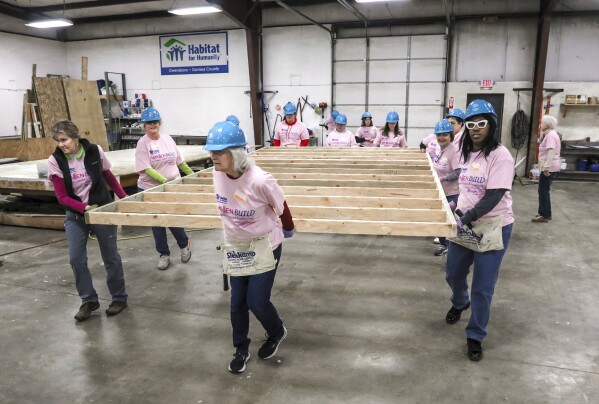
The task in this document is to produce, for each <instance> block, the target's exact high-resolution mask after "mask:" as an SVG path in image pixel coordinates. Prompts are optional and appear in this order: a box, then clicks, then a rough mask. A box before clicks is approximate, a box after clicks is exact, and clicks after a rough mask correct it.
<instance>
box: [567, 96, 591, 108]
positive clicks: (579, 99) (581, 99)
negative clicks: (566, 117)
mask: <svg viewBox="0 0 599 404" xmlns="http://www.w3.org/2000/svg"><path fill="white" fill-rule="evenodd" d="M586 103H587V96H586V95H584V94H577V95H566V104H570V105H575V104H586Z"/></svg>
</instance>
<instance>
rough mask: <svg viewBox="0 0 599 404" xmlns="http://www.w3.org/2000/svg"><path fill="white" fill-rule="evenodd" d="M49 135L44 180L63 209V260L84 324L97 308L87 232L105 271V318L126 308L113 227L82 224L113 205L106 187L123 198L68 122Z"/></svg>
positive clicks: (103, 160)
mask: <svg viewBox="0 0 599 404" xmlns="http://www.w3.org/2000/svg"><path fill="white" fill-rule="evenodd" d="M52 137H53V138H54V140H56V142H57V143H58V145H57V147H56V150H55V151H54V153H53V154H52V155H51V156H50V157H49V158H48V178H49V179H50V181H52V185H54V193H55V194H56V198H57V199H58V203H60V204H61V205H62V206H64V207H65V209H66V217H65V221H64V229H65V231H66V234H67V242H68V246H69V260H70V263H71V268H72V270H73V274H74V275H75V287H76V288H77V292H78V293H79V297H80V298H81V302H82V305H81V307H80V308H79V311H78V312H77V314H75V319H76V320H77V321H84V320H87V319H88V318H90V317H91V315H92V312H93V311H95V310H98V309H99V308H100V303H99V300H98V293H97V292H96V290H95V289H94V285H93V282H92V276H91V273H90V271H89V268H88V266H87V240H88V235H89V232H90V230H92V231H93V232H94V234H95V235H96V238H97V240H98V244H99V246H100V254H102V261H104V268H106V283H107V285H108V291H109V292H110V295H111V296H112V302H111V303H110V305H109V306H108V309H107V310H106V315H108V316H114V315H117V314H119V313H120V312H121V311H123V310H124V309H125V307H127V291H126V288H125V276H124V273H123V263H122V262H121V256H120V255H119V252H118V250H117V245H116V228H117V227H116V226H113V225H101V224H92V225H89V224H87V223H86V222H85V219H84V213H85V212H86V211H88V210H90V209H93V208H95V207H98V206H102V205H106V204H108V203H111V202H113V198H112V195H110V192H109V189H111V190H112V191H114V193H116V194H117V196H118V197H119V198H124V197H126V196H127V195H126V194H125V191H123V188H122V187H121V184H119V181H118V180H117V179H116V177H115V176H114V175H113V174H112V172H111V171H110V167H111V164H110V161H109V160H108V158H107V157H106V155H105V154H104V151H103V150H102V148H101V147H100V146H98V145H95V144H91V143H90V142H89V141H88V140H87V139H84V138H82V137H80V136H79V129H78V128H77V126H76V125H75V124H74V123H73V122H71V121H67V120H64V121H59V122H57V123H56V124H54V126H53V127H52Z"/></svg>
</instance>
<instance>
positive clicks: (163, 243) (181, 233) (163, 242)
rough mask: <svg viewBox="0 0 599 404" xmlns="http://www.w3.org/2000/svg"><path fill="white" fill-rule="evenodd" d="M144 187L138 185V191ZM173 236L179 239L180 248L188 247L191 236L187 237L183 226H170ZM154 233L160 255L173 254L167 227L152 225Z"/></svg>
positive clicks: (141, 190)
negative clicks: (167, 236) (169, 244)
mask: <svg viewBox="0 0 599 404" xmlns="http://www.w3.org/2000/svg"><path fill="white" fill-rule="evenodd" d="M143 191H145V190H144V189H141V188H139V187H137V192H143ZM168 229H169V230H170V231H171V233H173V236H175V240H177V245H178V246H179V248H185V247H187V244H188V243H189V237H187V233H185V229H184V228H183V227H169V228H168ZM152 235H153V236H154V242H155V243H156V251H158V254H160V256H163V255H169V256H170V255H171V250H170V249H169V248H168V241H167V239H166V227H152Z"/></svg>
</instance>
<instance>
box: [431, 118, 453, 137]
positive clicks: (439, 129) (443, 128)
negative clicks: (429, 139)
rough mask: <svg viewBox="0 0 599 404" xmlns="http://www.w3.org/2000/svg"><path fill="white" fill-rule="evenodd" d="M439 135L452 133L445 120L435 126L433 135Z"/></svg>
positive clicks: (449, 125) (449, 124)
mask: <svg viewBox="0 0 599 404" xmlns="http://www.w3.org/2000/svg"><path fill="white" fill-rule="evenodd" d="M440 133H453V127H452V126H451V123H449V121H448V120H447V119H441V120H440V121H439V122H437V124H436V125H435V135H438V134H440Z"/></svg>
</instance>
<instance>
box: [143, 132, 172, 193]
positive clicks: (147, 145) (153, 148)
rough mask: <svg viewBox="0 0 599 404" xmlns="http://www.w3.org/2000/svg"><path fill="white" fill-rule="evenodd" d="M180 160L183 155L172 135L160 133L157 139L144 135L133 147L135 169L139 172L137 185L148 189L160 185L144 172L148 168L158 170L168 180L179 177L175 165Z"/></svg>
mask: <svg viewBox="0 0 599 404" xmlns="http://www.w3.org/2000/svg"><path fill="white" fill-rule="evenodd" d="M182 162H183V157H181V153H180V152H179V148H178V147H177V145H176V144H175V141H174V140H173V138H172V137H170V136H169V135H165V134H162V133H161V134H160V137H159V138H158V140H152V139H150V138H149V137H148V135H144V136H143V137H142V138H141V139H139V141H138V142H137V147H136V148H135V171H137V173H138V174H139V179H138V180H137V186H138V187H140V188H141V189H149V188H153V187H156V186H158V185H160V183H159V182H158V181H156V180H155V179H153V178H151V177H150V176H149V175H148V174H146V173H145V172H144V171H145V170H146V169H148V168H153V169H154V170H156V171H158V172H159V173H160V174H162V175H163V176H164V177H166V179H167V180H169V181H171V180H174V179H176V178H180V177H181V175H180V174H179V168H178V167H177V166H178V165H179V164H181V163H182Z"/></svg>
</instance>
